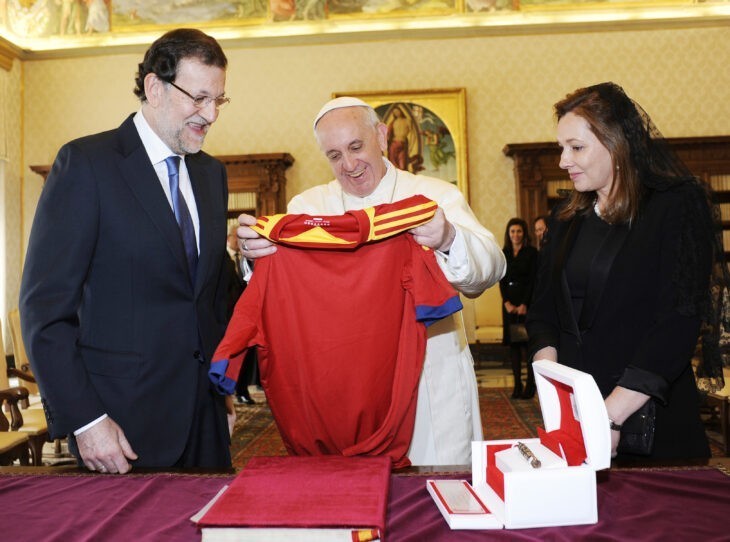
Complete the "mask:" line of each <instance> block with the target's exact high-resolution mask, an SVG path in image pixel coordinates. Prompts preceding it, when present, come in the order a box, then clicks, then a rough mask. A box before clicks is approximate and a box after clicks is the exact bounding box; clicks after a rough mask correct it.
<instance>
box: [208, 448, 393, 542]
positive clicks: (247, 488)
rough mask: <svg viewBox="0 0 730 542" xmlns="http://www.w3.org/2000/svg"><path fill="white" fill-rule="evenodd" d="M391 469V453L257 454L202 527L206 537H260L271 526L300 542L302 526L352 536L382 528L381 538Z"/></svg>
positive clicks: (209, 513)
mask: <svg viewBox="0 0 730 542" xmlns="http://www.w3.org/2000/svg"><path fill="white" fill-rule="evenodd" d="M390 467H391V460H390V458H389V457H361V456H358V457H343V456H288V457H254V458H252V459H251V460H250V461H249V462H248V464H247V465H246V467H245V468H244V469H243V470H242V471H241V472H240V473H239V474H238V476H236V478H235V479H234V480H233V481H232V482H231V484H230V486H229V487H228V488H227V489H226V490H225V491H223V492H222V493H221V494H219V496H218V497H217V499H216V500H215V502H213V503H212V504H211V505H210V507H209V508H208V509H207V511H205V512H204V514H203V515H202V517H201V518H200V519H199V521H198V526H199V527H201V528H202V529H203V535H204V539H212V538H211V535H215V532H216V531H218V530H219V529H220V534H221V535H223V534H224V532H225V534H229V533H228V531H230V529H231V528H237V531H238V535H241V536H246V531H249V529H250V532H251V534H253V533H254V531H255V532H256V535H257V538H258V537H261V536H263V535H264V534H265V533H266V532H267V529H269V530H270V534H271V535H276V534H277V533H278V534H279V535H280V534H283V533H285V532H289V534H291V535H293V536H295V538H293V539H297V540H301V539H303V538H302V537H303V536H304V535H305V533H303V532H302V531H300V529H311V530H313V531H314V530H318V529H332V530H340V531H342V533H341V534H343V535H346V536H347V537H349V538H346V539H348V540H352V535H351V533H352V531H368V530H378V531H379V533H380V535H379V536H380V537H382V536H383V535H382V533H383V532H384V530H385V513H386V508H387V502H388V488H389V484H390ZM291 530H294V531H291ZM296 533H299V534H298V535H297V534H296ZM312 534H314V533H312ZM333 534H334V533H333ZM363 534H364V533H363ZM259 539H260V538H259Z"/></svg>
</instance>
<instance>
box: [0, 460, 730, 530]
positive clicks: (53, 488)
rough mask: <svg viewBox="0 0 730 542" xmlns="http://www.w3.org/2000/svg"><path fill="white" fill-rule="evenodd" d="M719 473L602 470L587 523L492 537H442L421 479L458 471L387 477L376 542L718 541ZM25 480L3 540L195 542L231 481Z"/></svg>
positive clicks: (726, 498)
mask: <svg viewBox="0 0 730 542" xmlns="http://www.w3.org/2000/svg"><path fill="white" fill-rule="evenodd" d="M725 459H727V458H725ZM729 465H730V461H727V460H725V461H723V460H720V461H713V462H712V463H711V464H710V465H707V466H696V467H674V468H651V469H638V468H635V469H611V470H610V471H604V472H601V473H599V483H598V517H599V521H598V523H597V524H595V525H580V526H573V527H552V528H539V529H524V530H496V531H451V530H450V529H449V528H448V526H447V524H446V522H445V521H444V519H443V517H442V516H441V513H440V512H439V511H438V509H437V508H436V505H435V504H434V502H433V501H432V500H431V497H430V496H429V494H428V492H427V491H426V479H428V478H434V477H438V478H442V477H447V478H454V477H456V478H467V479H468V478H469V475H468V473H464V472H462V473H442V472H441V473H438V472H437V473H423V472H415V473H414V472H413V471H411V472H407V473H403V474H401V473H394V474H392V475H391V481H390V496H389V504H388V515H387V522H386V533H385V534H386V538H385V539H386V540H387V541H388V542H404V541H414V542H416V541H418V542H421V541H424V540H428V541H442V540H443V541H450V540H451V541H459V542H462V541H469V540H484V536H485V533H488V535H489V537H490V540H491V539H495V540H500V539H504V540H551V541H560V540H565V541H574V540H642V541H648V540H670V539H671V540H708V541H710V540H728V539H730V521H729V520H728V510H730V471H728V468H727V467H728V466H729ZM423 470H424V469H421V471H423ZM28 472H33V471H32V470H29V469H19V468H13V467H6V468H1V469H0V537H1V538H2V539H3V540H8V541H15V540H17V541H23V542H25V541H44V542H49V541H59V542H60V541H63V542H67V541H93V540H103V541H117V540H119V541H124V542H128V541H130V540H134V541H135V542H139V541H150V542H152V541H154V542H161V541H174V542H184V541H198V540H200V533H199V531H198V530H197V529H196V527H195V526H194V525H193V524H192V523H191V522H190V520H189V518H190V516H192V515H193V514H194V513H195V512H197V511H198V510H199V509H200V508H202V507H203V505H205V504H206V503H207V502H208V501H209V500H210V499H211V498H212V497H213V496H214V495H215V494H216V493H217V491H218V490H219V489H220V488H221V487H222V486H223V485H225V484H227V483H228V482H230V481H231V480H232V479H233V476H234V475H233V474H225V475H221V474H210V473H203V474H197V473H195V474H187V473H139V474H129V475H124V476H114V475H100V474H85V473H82V472H81V471H77V470H75V469H73V470H69V469H65V470H64V468H59V467H55V468H41V469H40V470H38V471H37V472H42V473H43V474H27V473H28ZM54 472H56V473H57V474H52V473H54ZM241 505H242V506H245V503H242V504H241Z"/></svg>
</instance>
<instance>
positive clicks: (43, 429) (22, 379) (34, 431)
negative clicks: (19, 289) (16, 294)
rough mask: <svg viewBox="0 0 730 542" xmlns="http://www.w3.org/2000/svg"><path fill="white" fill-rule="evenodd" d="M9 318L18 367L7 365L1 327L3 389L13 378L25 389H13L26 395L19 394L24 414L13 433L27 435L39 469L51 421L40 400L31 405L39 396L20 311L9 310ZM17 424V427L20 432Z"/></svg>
mask: <svg viewBox="0 0 730 542" xmlns="http://www.w3.org/2000/svg"><path fill="white" fill-rule="evenodd" d="M8 319H9V323H10V331H11V336H12V339H13V348H14V350H15V365H16V367H15V368H12V367H8V366H7V358H6V356H5V343H4V341H3V337H2V326H0V389H4V388H7V387H8V386H9V382H8V379H9V378H10V377H16V378H17V379H18V384H20V385H22V386H23V387H20V388H13V389H15V390H25V392H24V393H22V392H16V394H17V395H18V396H19V403H18V404H19V406H20V407H21V409H22V412H19V416H21V420H20V421H19V422H18V420H17V419H16V420H14V423H13V424H11V425H12V426H13V430H14V431H19V432H21V433H25V434H26V435H27V436H28V439H29V441H30V442H29V445H30V450H31V454H32V456H31V459H32V462H33V465H36V466H40V465H42V464H43V462H42V458H43V445H44V444H45V443H46V442H48V441H49V433H48V422H47V421H46V415H45V413H44V412H43V409H42V408H41V407H40V402H39V401H38V400H37V398H36V400H34V401H33V404H32V405H31V394H32V395H37V394H38V385H37V384H36V381H35V377H34V376H33V374H32V373H31V372H30V364H29V362H28V358H27V355H26V352H25V347H24V345H23V339H22V337H21V335H20V315H19V313H18V310H17V309H15V310H12V311H10V313H9V315H8ZM3 367H4V370H3ZM15 425H18V428H17V429H16V428H15ZM60 453H61V441H60V440H58V439H57V440H56V441H55V454H56V456H59V455H60Z"/></svg>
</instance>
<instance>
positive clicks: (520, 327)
mask: <svg viewBox="0 0 730 542" xmlns="http://www.w3.org/2000/svg"><path fill="white" fill-rule="evenodd" d="M502 251H503V252H504V256H505V258H506V259H507V272H506V273H505V275H504V277H503V278H502V280H500V281H499V291H500V293H501V294H502V328H503V329H502V337H503V340H502V342H503V344H508V345H509V346H510V361H511V363H512V374H513V375H514V379H515V387H514V390H513V391H512V397H513V398H515V399H520V398H521V399H530V398H532V397H533V396H534V395H535V375H534V373H533V372H532V363H528V364H527V384H526V386H525V388H524V391H523V388H522V377H521V375H522V359H523V358H525V359H526V357H527V356H526V351H527V336H526V331H525V327H524V323H525V315H526V314H527V308H528V306H529V304H530V298H531V297H532V290H533V287H534V284H535V273H536V272H537V249H536V248H535V247H533V246H531V245H530V234H529V232H528V229H527V223H526V222H525V221H524V220H522V219H521V218H512V219H510V220H509V222H507V228H506V229H505V231H504V245H503V247H502Z"/></svg>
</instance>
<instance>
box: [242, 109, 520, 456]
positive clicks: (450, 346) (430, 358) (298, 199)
mask: <svg viewBox="0 0 730 542" xmlns="http://www.w3.org/2000/svg"><path fill="white" fill-rule="evenodd" d="M387 131H388V128H387V126H386V125H385V124H383V123H382V122H380V120H379V118H378V116H377V114H376V113H375V111H374V110H373V109H372V107H370V106H369V105H368V104H366V103H365V102H363V101H362V100H359V99H357V98H352V97H340V98H335V99H334V100H331V101H329V102H327V103H326V104H325V105H324V106H323V107H322V109H321V110H320V112H319V114H318V115H317V117H316V118H315V121H314V132H315V136H316V138H317V142H318V143H319V147H320V149H321V150H322V152H323V153H324V155H325V156H326V157H327V160H328V161H329V163H330V166H331V167H332V171H333V172H334V175H335V177H336V179H335V180H333V181H331V182H329V183H327V184H323V185H319V186H315V187H313V188H310V189H309V190H305V191H304V192H302V193H301V194H299V195H298V196H295V197H294V198H292V200H291V201H290V202H289V205H288V208H287V212H288V213H293V214H298V213H307V214H324V215H338V214H342V213H344V212H345V211H350V210H355V209H364V208H366V207H372V206H375V205H380V204H383V203H392V202H394V201H398V200H401V199H404V198H407V197H410V196H413V195H416V194H421V195H423V196H426V197H427V198H429V199H431V200H433V201H435V202H436V203H438V205H439V209H438V210H437V212H436V215H435V216H434V218H433V219H432V220H431V221H430V222H428V223H426V224H423V225H421V226H419V227H417V228H414V229H412V230H410V232H409V233H410V234H411V235H413V236H414V239H415V241H416V242H418V243H419V244H421V245H423V246H426V247H429V248H432V249H434V250H435V251H436V259H437V261H438V264H439V266H440V268H441V270H442V271H443V273H444V275H445V276H446V278H447V279H448V281H449V282H450V283H451V285H452V286H453V287H454V288H455V289H456V290H458V291H459V292H461V293H462V294H464V295H466V296H467V297H477V296H479V295H480V294H481V293H482V292H484V290H486V289H487V288H489V287H490V286H492V285H493V284H495V283H497V282H498V281H499V280H500V279H501V278H502V276H503V275H504V272H505V269H506V263H505V259H504V255H503V253H502V249H501V248H500V247H499V245H498V244H497V242H496V240H495V238H494V236H493V235H492V233H491V232H489V231H488V230H487V229H485V228H484V227H483V226H482V225H481V224H480V223H479V222H478V221H477V219H476V217H475V216H474V213H473V212H472V211H471V209H470V208H469V205H468V204H467V202H466V199H465V198H464V196H463V195H462V193H461V192H460V191H459V190H458V188H456V187H455V186H453V185H452V184H449V183H447V182H445V181H442V180H440V179H435V178H432V177H425V176H421V175H413V174H412V173H409V172H407V171H403V170H400V169H397V168H396V167H395V166H393V164H391V163H390V162H389V161H388V160H387V159H385V158H384V157H383V152H384V151H385V150H386V148H387ZM255 221H256V219H255V218H254V217H251V216H249V215H241V216H240V217H239V222H240V223H241V226H242V227H240V228H239V229H238V237H239V239H240V241H241V248H242V250H243V255H244V256H245V257H246V258H247V259H249V260H254V259H256V258H260V257H262V256H267V255H269V254H273V253H274V252H275V251H276V246H275V245H273V244H272V243H271V242H270V241H269V240H268V239H264V238H261V237H260V236H259V235H258V234H257V233H256V232H254V231H253V230H252V229H251V228H250V227H248V226H251V225H253V224H255ZM481 439H482V425H481V418H480V415H479V395H478V390H477V382H476V376H475V374H474V362H473V360H472V357H471V353H470V351H469V345H468V343H467V340H466V334H465V331H464V323H463V319H462V315H461V312H459V313H456V314H454V315H451V316H449V317H447V318H444V319H442V320H440V321H439V322H437V323H435V324H433V325H431V326H429V328H428V342H427V345H426V359H425V361H424V366H423V373H422V374H421V379H420V383H419V389H418V403H417V411H416V421H415V427H414V431H413V439H412V441H411V446H410V450H409V452H408V457H409V459H410V460H411V463H412V464H413V465H464V464H469V463H471V441H472V440H481Z"/></svg>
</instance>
